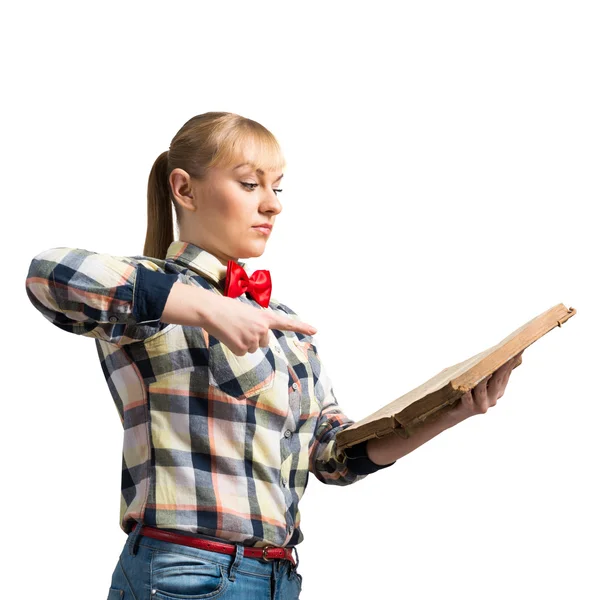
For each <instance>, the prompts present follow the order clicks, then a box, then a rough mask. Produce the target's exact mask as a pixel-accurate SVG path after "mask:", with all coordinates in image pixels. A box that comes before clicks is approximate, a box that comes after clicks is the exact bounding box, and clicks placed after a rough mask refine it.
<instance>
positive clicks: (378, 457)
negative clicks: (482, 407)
mask: <svg viewBox="0 0 600 600" xmlns="http://www.w3.org/2000/svg"><path fill="white" fill-rule="evenodd" d="M458 422H459V420H457V418H456V417H455V416H453V415H452V413H449V412H444V413H442V414H440V416H439V417H437V418H435V419H431V420H429V419H428V420H426V421H425V422H424V423H423V425H422V426H421V428H420V429H418V430H417V431H415V432H414V433H413V434H412V435H411V436H410V437H408V438H402V437H400V436H399V435H397V434H395V433H393V432H392V433H390V434H388V435H386V436H384V437H382V438H373V439H370V440H369V441H368V442H367V455H368V456H369V458H370V459H371V460H372V461H373V462H374V463H377V464H379V465H386V464H390V463H392V462H394V461H395V460H397V459H398V458H402V457H403V456H406V455H407V454H408V453H409V452H412V451H413V450H414V449H415V448H418V447H419V446H421V445H422V444H424V443H425V442H428V441H429V440H430V439H432V438H434V437H435V436H436V435H438V434H440V433H441V432H442V431H445V430H446V429H449V428H450V427H453V426H454V425H456V424H457V423H458Z"/></svg>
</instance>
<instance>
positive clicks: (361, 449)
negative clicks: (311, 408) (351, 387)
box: [309, 344, 396, 485]
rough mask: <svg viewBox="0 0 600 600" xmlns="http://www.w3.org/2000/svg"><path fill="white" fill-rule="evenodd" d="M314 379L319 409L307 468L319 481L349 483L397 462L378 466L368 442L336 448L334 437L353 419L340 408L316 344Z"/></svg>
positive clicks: (314, 347) (338, 483)
mask: <svg viewBox="0 0 600 600" xmlns="http://www.w3.org/2000/svg"><path fill="white" fill-rule="evenodd" d="M310 354H311V355H312V357H313V358H311V363H312V369H313V373H314V379H315V393H316V394H317V398H319V400H320V399H321V398H322V408H321V412H320V414H319V418H318V421H317V428H316V432H315V439H314V441H313V444H312V447H311V450H310V458H309V470H310V472H311V473H313V475H315V476H316V477H317V479H318V480H319V481H321V482H322V483H326V484H333V485H348V484H351V483H355V482H356V481H360V480H361V479H364V478H365V477H366V476H367V475H369V474H371V473H375V472H376V471H379V470H381V469H386V468H387V467H391V466H392V465H393V464H394V463H395V462H396V461H394V462H392V463H389V464H386V465H380V464H377V463H376V462H373V461H372V460H371V459H370V458H369V456H368V454H367V447H366V446H367V441H364V442H361V443H360V444H356V445H354V446H352V447H351V448H348V449H346V450H341V451H340V450H338V448H337V442H336V436H337V434H338V433H339V432H340V431H343V430H344V429H346V428H347V427H350V425H352V424H353V423H355V421H353V420H352V419H350V418H349V417H348V416H347V415H345V414H344V412H343V411H342V409H341V408H340V406H339V404H338V401H337V398H336V396H335V393H334V391H333V386H332V383H331V380H330V378H329V376H328V374H327V372H326V371H325V368H324V367H323V363H322V362H321V361H320V359H319V355H318V351H317V349H316V346H314V344H313V351H311V352H310Z"/></svg>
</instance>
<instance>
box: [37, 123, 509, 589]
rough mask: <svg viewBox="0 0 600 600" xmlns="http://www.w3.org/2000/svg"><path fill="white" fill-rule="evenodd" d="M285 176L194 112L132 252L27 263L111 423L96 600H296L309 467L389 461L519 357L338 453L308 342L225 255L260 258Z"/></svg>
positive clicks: (73, 251)
mask: <svg viewBox="0 0 600 600" xmlns="http://www.w3.org/2000/svg"><path fill="white" fill-rule="evenodd" d="M284 166H285V162H284V159H283V156H282V153H281V150H280V147H279V145H278V143H277V141H276V139H275V138H274V137H273V135H272V134H271V133H270V132H269V131H268V130H266V129H265V128H264V127H263V126H262V125H260V124H259V123H257V122H255V121H252V120H250V119H246V118H244V117H241V116H239V115H236V114H232V113H218V112H210V113H204V114H202V115H198V116H196V117H193V118H192V119H190V120H189V121H188V122H187V123H185V125H184V126H183V127H182V128H181V129H180V130H179V131H178V132H177V134H176V135H175V137H174V138H173V140H172V142H171V145H170V148H169V151H168V152H163V153H162V154H161V155H160V156H159V157H158V158H157V159H156V162H155V164H154V166H153V168H152V170H151V173H150V179H149V185H148V230H147V236H146V243H145V246H144V255H143V256H133V257H119V256H112V255H107V254H98V253H94V252H91V251H87V250H83V249H78V248H63V247H59V248H53V249H50V250H47V251H44V252H42V253H40V254H38V255H37V256H36V257H35V258H34V259H33V260H32V262H31V266H30V269H29V274H28V278H27V294H28V296H29V298H30V300H31V302H32V303H33V304H34V306H35V307H36V308H37V309H38V310H39V311H40V312H41V313H42V314H43V315H44V316H45V317H46V318H47V319H48V320H49V321H50V322H52V323H53V324H54V325H56V326H57V327H60V328H61V329H64V330H65V331H69V332H71V333H75V334H78V335H83V336H87V337H93V338H95V340H96V346H97V350H98V355H99V358H100V363H101V366H102V369H103V373H104V375H105V377H106V381H107V384H108V387H109V389H110V392H111V394H112V397H113V400H114V402H115V405H116V407H117V410H118V412H119V416H120V418H121V422H122V424H123V429H124V441H123V475H122V484H121V493H122V496H121V513H120V526H121V528H122V529H123V531H125V533H127V534H128V537H127V541H126V542H125V545H124V547H123V550H122V552H121V555H120V557H119V560H118V563H117V565H116V568H115V570H114V572H113V575H112V581H111V585H110V591H109V595H108V598H109V600H112V599H117V598H118V599H122V600H128V599H140V598H146V597H148V596H150V597H153V598H156V599H169V598H182V597H185V598H188V599H192V598H217V597H218V598H223V599H225V598H258V597H271V598H279V599H294V598H298V597H299V594H300V589H301V583H302V576H301V575H300V573H299V572H298V570H297V565H298V555H297V552H296V545H297V544H299V543H300V542H301V541H302V539H303V535H302V531H301V529H300V512H299V510H298V504H299V501H300V499H301V498H302V495H303V493H304V490H305V487H306V484H307V479H308V473H309V471H310V472H311V473H313V475H314V476H315V477H317V479H318V480H319V481H321V482H323V483H326V484H333V485H348V484H351V483H354V482H356V481H359V480H361V479H363V478H365V477H366V476H367V475H369V474H371V473H374V472H375V471H377V470H380V469H383V468H387V467H389V466H391V465H392V464H394V463H395V461H396V460H397V458H399V457H401V456H403V455H405V454H407V453H408V452H410V451H412V450H413V449H414V448H416V447H417V446H419V445H420V444H422V443H424V442H426V441H427V440H429V439H431V438H432V437H434V436H435V435H437V434H438V433H440V432H441V431H443V430H444V429H447V428H448V427H451V426H453V425H455V424H456V423H458V422H460V421H462V420H464V419H465V418H467V417H469V416H471V415H473V414H479V413H482V412H485V411H486V410H487V408H488V407H489V406H493V405H494V404H495V403H496V400H497V398H499V397H500V396H502V394H503V392H504V388H505V387H506V384H507V381H508V377H509V375H510V371H511V369H512V367H513V365H514V364H515V361H516V360H517V359H514V360H513V361H509V362H508V363H506V364H505V365H503V366H502V367H501V368H500V369H498V371H497V372H496V373H494V374H493V376H492V377H490V378H488V380H485V381H483V382H482V383H481V384H479V385H478V386H477V387H476V388H475V390H473V393H472V394H471V393H468V394H466V395H465V396H463V398H462V399H461V401H460V402H459V403H457V405H456V406H455V407H454V409H453V410H452V411H451V412H449V413H447V415H446V416H445V417H444V418H443V419H442V418H441V419H438V420H437V421H436V422H434V423H432V424H429V425H425V426H424V427H423V429H422V431H421V432H419V433H417V434H415V435H413V436H412V437H411V438H409V439H401V438H398V437H396V436H393V435H391V436H387V437H384V438H381V439H376V440H369V441H368V443H367V442H363V443H362V444H359V445H357V446H354V447H352V448H350V449H348V450H346V451H343V452H338V451H337V449H336V443H335V437H336V435H337V433H338V432H340V431H342V430H343V429H345V428H346V427H348V426H349V425H351V424H352V423H354V421H352V420H351V419H349V418H348V417H347V416H346V415H345V414H344V413H343V412H342V411H341V409H340V407H339V405H338V403H337V400H336V397H335V395H334V392H333V388H332V384H331V381H330V379H329V378H328V376H327V372H326V371H325V369H324V367H323V365H322V363H321V361H320V358H319V354H318V351H317V348H316V347H315V345H314V343H313V339H312V335H313V334H314V333H316V330H315V329H314V328H313V327H311V326H310V325H309V324H307V323H305V322H303V321H302V320H301V319H300V318H299V316H298V314H297V313H296V312H294V311H293V310H292V309H291V308H289V307H288V306H286V305H285V304H283V303H281V302H280V301H278V300H276V299H275V298H273V297H272V296H271V288H270V284H271V281H270V274H269V272H268V271H266V270H259V271H256V272H254V273H253V274H252V275H251V276H250V277H249V276H248V274H247V273H246V271H245V269H244V266H245V263H244V262H242V261H240V260H239V258H238V257H253V256H260V255H262V253H263V252H264V249H265V246H266V243H267V240H268V238H269V235H270V232H271V230H272V227H273V226H274V224H275V221H276V217H277V215H278V214H279V213H280V212H281V209H282V206H281V203H280V201H279V199H278V196H277V194H278V192H279V191H281V190H280V189H278V188H277V187H276V186H277V185H280V183H281V180H282V177H283V172H282V171H283V168H284ZM172 205H174V207H175V212H176V219H177V225H178V229H179V240H174V239H173V223H172ZM517 358H518V357H517Z"/></svg>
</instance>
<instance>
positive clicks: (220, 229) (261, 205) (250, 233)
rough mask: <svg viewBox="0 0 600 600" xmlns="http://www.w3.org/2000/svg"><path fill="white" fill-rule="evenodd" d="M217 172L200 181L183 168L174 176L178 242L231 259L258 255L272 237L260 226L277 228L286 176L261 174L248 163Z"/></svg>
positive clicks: (268, 172)
mask: <svg viewBox="0 0 600 600" xmlns="http://www.w3.org/2000/svg"><path fill="white" fill-rule="evenodd" d="M241 163H243V161H242V160H240V161H239V163H237V162H236V163H235V164H234V165H233V166H232V167H227V168H225V167H213V168H211V169H209V170H208V175H207V177H206V178H205V179H204V180H202V181H199V180H197V179H194V178H191V177H190V176H189V175H188V173H186V172H185V171H183V170H182V169H174V170H173V171H172V173H171V187H172V189H173V194H174V196H175V199H176V201H177V202H178V204H179V207H180V213H181V223H180V231H179V233H180V236H179V237H180V239H181V240H183V241H186V242H190V243H192V244H196V245H197V246H200V247H201V248H204V249H205V250H207V251H208V252H210V253H211V254H214V255H215V256H217V257H218V258H220V259H221V260H222V261H223V264H226V263H227V261H228V260H237V259H238V258H249V257H252V256H260V255H261V254H262V253H263V252H264V250H265V246H266V243H267V240H268V239H269V237H270V232H269V233H263V232H262V231H261V230H260V229H257V228H256V226H257V225H260V224H263V223H267V224H269V225H271V226H274V224H275V217H276V215H278V214H279V213H280V212H281V210H282V206H281V203H280V202H279V199H278V198H277V191H276V190H277V189H278V186H279V185H280V183H281V178H282V177H283V174H282V173H277V172H272V171H266V172H264V173H263V172H257V171H255V169H254V167H253V166H251V165H250V164H241Z"/></svg>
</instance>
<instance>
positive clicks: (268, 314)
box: [200, 290, 317, 356]
mask: <svg viewBox="0 0 600 600" xmlns="http://www.w3.org/2000/svg"><path fill="white" fill-rule="evenodd" d="M203 291H205V290H203ZM200 313H201V315H200V326H201V327H202V328H203V329H204V330H206V331H207V332H208V333H209V334H210V335H212V336H214V337H216V338H217V339H218V340H219V341H221V342H222V343H223V344H225V345H226V346H227V347H228V348H229V349H230V350H231V351H232V352H233V353H234V354H235V355H237V356H243V355H244V354H246V352H255V351H256V350H257V349H258V348H259V347H261V348H265V347H266V346H268V345H269V330H271V329H280V330H287V331H299V332H300V333H304V334H306V335H312V334H314V333H316V331H317V330H316V328H315V327H312V326H311V325H309V324H308V323H304V322H303V321H300V320H299V319H294V318H292V317H286V316H284V315H281V314H278V313H276V312H273V311H272V310H262V309H260V308H256V307H254V306H250V305H249V304H244V303H243V302H239V301H238V300H236V299H235V298H229V297H227V296H219V295H217V294H212V293H210V292H208V293H207V294H205V296H204V302H203V303H202V306H201V308H200Z"/></svg>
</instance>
